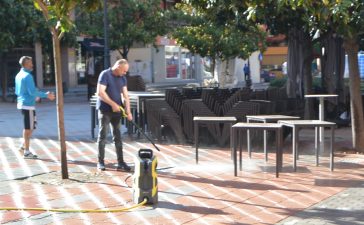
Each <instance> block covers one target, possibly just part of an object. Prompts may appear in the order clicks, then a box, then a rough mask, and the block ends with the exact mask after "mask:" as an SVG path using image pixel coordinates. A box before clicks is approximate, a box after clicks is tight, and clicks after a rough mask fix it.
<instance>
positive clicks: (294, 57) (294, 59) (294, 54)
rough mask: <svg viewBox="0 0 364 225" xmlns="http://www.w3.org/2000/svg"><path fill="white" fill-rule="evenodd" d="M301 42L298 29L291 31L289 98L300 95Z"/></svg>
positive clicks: (287, 86) (289, 44)
mask: <svg viewBox="0 0 364 225" xmlns="http://www.w3.org/2000/svg"><path fill="white" fill-rule="evenodd" d="M297 49H299V40H298V31H297V29H294V28H293V29H291V31H290V32H289V34H288V57H287V76H288V79H287V85H286V88H287V96H288V97H289V98H296V97H297V95H298V93H297V90H298V84H297V77H298V76H299V67H298V66H296V65H299V62H300V54H299V51H297Z"/></svg>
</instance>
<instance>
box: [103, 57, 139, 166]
mask: <svg viewBox="0 0 364 225" xmlns="http://www.w3.org/2000/svg"><path fill="white" fill-rule="evenodd" d="M128 70H129V63H128V61H127V60H125V59H120V60H118V61H116V62H115V64H114V65H113V66H112V67H111V68H109V69H106V70H104V71H102V72H101V73H100V76H99V79H98V82H97V95H98V99H97V103H96V108H97V109H98V117H99V136H98V140H97V143H98V150H99V153H98V163H97V168H98V169H100V170H105V162H104V158H105V144H106V136H107V131H108V127H109V124H111V128H112V136H113V141H114V144H115V149H116V156H117V160H118V165H117V170H122V171H130V167H129V166H128V165H127V164H126V163H125V162H124V158H123V143H122V140H121V132H120V124H121V111H120V106H122V105H124V107H125V112H126V114H127V119H128V120H129V121H131V120H132V119H133V116H132V114H131V111H130V101H129V94H128V88H127V86H126V77H125V74H126V73H127V72H128ZM121 94H122V95H123V98H124V103H125V104H123V103H122V98H121Z"/></svg>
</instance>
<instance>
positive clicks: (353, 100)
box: [344, 37, 364, 152]
mask: <svg viewBox="0 0 364 225" xmlns="http://www.w3.org/2000/svg"><path fill="white" fill-rule="evenodd" d="M356 40H357V37H354V38H347V39H345V40H344V48H345V50H346V53H347V54H348V62H349V78H350V80H349V89H350V110H351V128H352V133H353V148H354V149H356V150H357V151H359V152H364V138H363V137H364V115H363V103H362V97H361V92H360V76H359V65H358V51H359V45H358V42H357V41H356Z"/></svg>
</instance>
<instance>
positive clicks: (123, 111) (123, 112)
mask: <svg viewBox="0 0 364 225" xmlns="http://www.w3.org/2000/svg"><path fill="white" fill-rule="evenodd" d="M119 108H120V112H121V116H122V117H123V118H127V117H128V116H127V115H126V112H125V109H124V108H123V107H122V106H120V107H119ZM130 122H131V123H132V124H133V125H134V126H135V127H136V128H137V130H138V131H139V133H142V134H143V135H144V137H146V138H147V139H148V140H149V141H150V143H152V145H153V146H154V147H155V149H157V150H158V151H161V150H159V148H158V147H157V146H156V145H155V144H154V141H152V139H150V138H149V137H148V136H147V135H146V134H145V133H144V132H143V131H142V129H141V128H140V127H139V126H138V124H136V123H135V122H134V121H133V120H131V121H130Z"/></svg>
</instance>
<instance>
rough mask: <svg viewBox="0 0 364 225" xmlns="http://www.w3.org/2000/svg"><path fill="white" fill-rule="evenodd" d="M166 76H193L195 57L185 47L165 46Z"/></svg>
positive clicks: (189, 77) (188, 77)
mask: <svg viewBox="0 0 364 225" xmlns="http://www.w3.org/2000/svg"><path fill="white" fill-rule="evenodd" d="M165 60H166V77H167V78H180V79H194V78H195V57H194V56H193V55H192V54H191V53H190V52H189V51H188V50H187V49H185V48H181V47H179V46H171V45H167V46H165Z"/></svg>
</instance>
